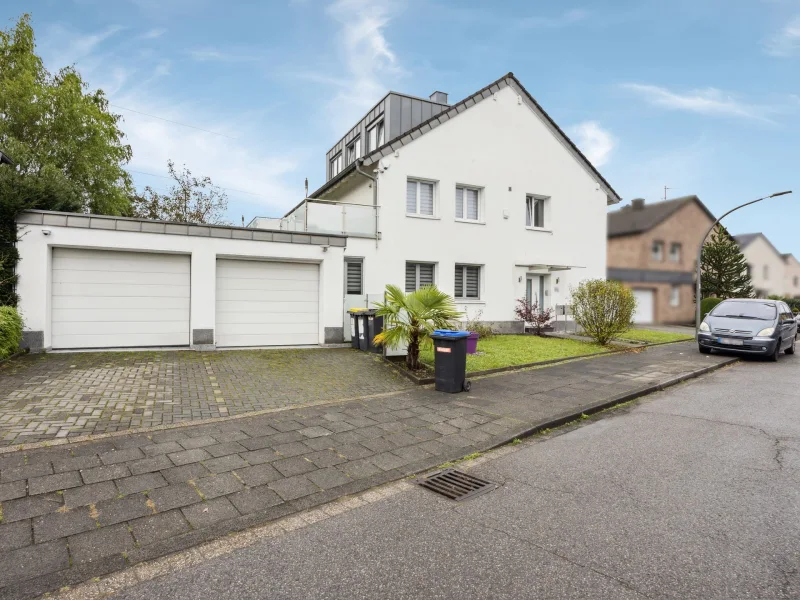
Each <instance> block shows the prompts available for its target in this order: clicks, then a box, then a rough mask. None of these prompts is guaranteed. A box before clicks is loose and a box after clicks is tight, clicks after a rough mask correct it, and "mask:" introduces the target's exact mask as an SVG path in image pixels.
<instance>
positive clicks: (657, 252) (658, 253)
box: [650, 241, 664, 261]
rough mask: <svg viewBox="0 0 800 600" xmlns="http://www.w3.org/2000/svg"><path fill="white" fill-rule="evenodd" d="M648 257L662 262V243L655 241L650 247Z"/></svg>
mask: <svg viewBox="0 0 800 600" xmlns="http://www.w3.org/2000/svg"><path fill="white" fill-rule="evenodd" d="M650 257H651V258H652V259H653V260H657V261H662V260H664V242H659V241H655V242H653V245H652V246H651V247H650Z"/></svg>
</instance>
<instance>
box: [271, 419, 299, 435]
mask: <svg viewBox="0 0 800 600" xmlns="http://www.w3.org/2000/svg"><path fill="white" fill-rule="evenodd" d="M272 428H273V429H276V430H278V431H280V432H286V431H295V430H297V429H302V428H303V426H302V425H301V424H300V423H298V422H297V421H291V420H287V421H276V422H274V423H272Z"/></svg>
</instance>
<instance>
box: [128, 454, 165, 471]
mask: <svg viewBox="0 0 800 600" xmlns="http://www.w3.org/2000/svg"><path fill="white" fill-rule="evenodd" d="M127 465H128V468H129V469H130V470H131V474H132V475H142V474H143V473H153V472H154V471H161V470H163V469H171V468H172V461H171V460H170V459H169V457H167V455H165V454H159V455H158V456H151V457H150V458H143V459H141V460H135V461H133V462H129V463H127Z"/></svg>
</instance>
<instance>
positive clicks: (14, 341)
mask: <svg viewBox="0 0 800 600" xmlns="http://www.w3.org/2000/svg"><path fill="white" fill-rule="evenodd" d="M21 342H22V318H21V317H20V316H19V313H18V312H17V309H16V308H14V307H13V306H0V360H2V359H4V358H8V357H9V356H11V355H12V354H14V353H16V352H17V351H18V350H19V345H20V343H21Z"/></svg>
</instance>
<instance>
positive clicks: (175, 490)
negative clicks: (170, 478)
mask: <svg viewBox="0 0 800 600" xmlns="http://www.w3.org/2000/svg"><path fill="white" fill-rule="evenodd" d="M148 497H149V498H150V500H152V501H153V503H154V504H155V505H156V509H158V511H159V512H166V511H168V510H172V509H173V508H180V507H181V506H188V505H189V504H194V503H195V502H200V500H201V498H200V495H199V494H198V493H197V491H196V490H195V489H194V487H193V486H191V485H189V484H188V483H176V484H174V485H170V486H167V487H162V488H158V489H156V490H153V491H152V492H150V493H149V494H148Z"/></svg>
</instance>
